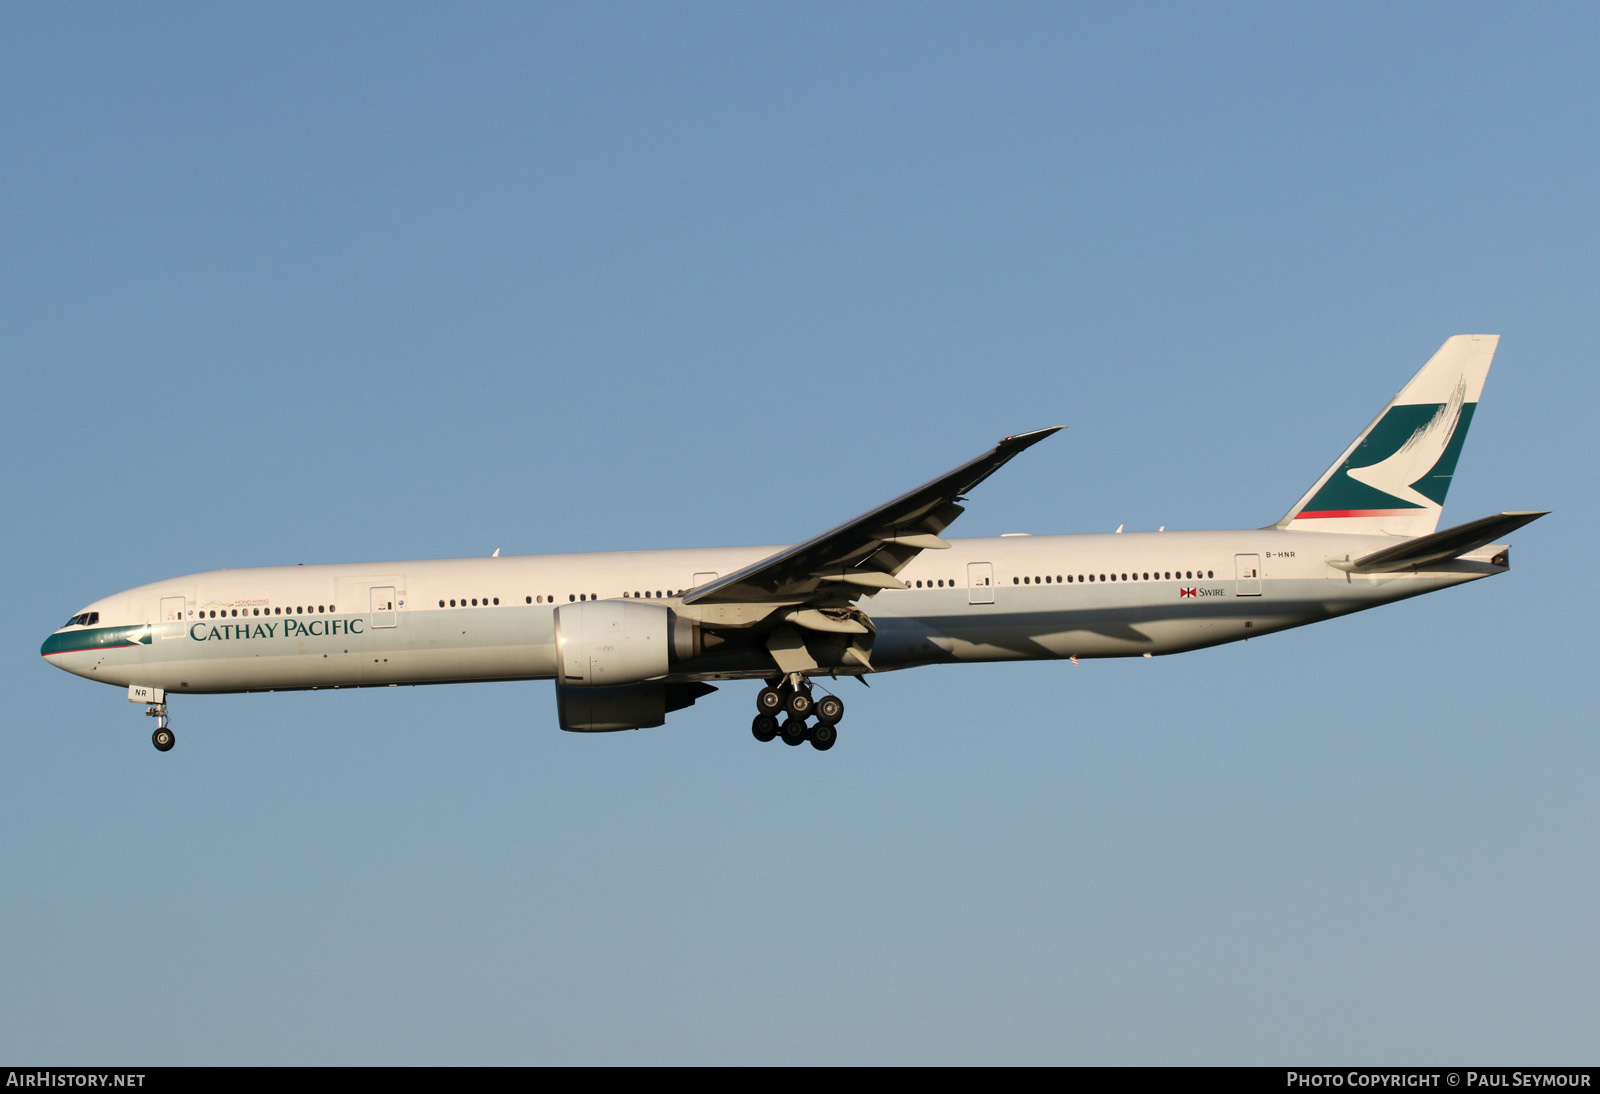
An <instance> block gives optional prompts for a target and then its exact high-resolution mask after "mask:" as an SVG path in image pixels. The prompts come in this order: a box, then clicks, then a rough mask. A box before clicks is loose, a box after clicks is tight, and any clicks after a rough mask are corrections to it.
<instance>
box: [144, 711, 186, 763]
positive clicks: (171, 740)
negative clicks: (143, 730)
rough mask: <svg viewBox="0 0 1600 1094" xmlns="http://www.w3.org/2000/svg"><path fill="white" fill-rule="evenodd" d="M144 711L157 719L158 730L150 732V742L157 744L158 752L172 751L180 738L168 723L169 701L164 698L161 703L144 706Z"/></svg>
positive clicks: (147, 715)
mask: <svg viewBox="0 0 1600 1094" xmlns="http://www.w3.org/2000/svg"><path fill="white" fill-rule="evenodd" d="M144 713H145V716H146V717H149V718H154V719H155V720H156V731H155V732H154V733H152V734H150V743H151V744H153V745H155V746H156V751H157V752H171V751H172V746H173V745H175V744H177V743H178V738H177V735H176V734H174V733H173V732H172V727H171V726H170V725H168V724H167V701H166V700H165V699H163V700H162V701H161V702H159V703H151V704H150V705H149V706H147V707H145V708H144Z"/></svg>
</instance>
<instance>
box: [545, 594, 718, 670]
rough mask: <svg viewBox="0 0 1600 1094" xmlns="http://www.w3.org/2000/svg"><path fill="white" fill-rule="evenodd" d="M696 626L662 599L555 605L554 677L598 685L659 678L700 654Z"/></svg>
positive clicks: (697, 628) (596, 601) (698, 630)
mask: <svg viewBox="0 0 1600 1094" xmlns="http://www.w3.org/2000/svg"><path fill="white" fill-rule="evenodd" d="M700 646H701V635H700V627H699V626H698V625H697V624H696V623H694V622H693V621H692V620H688V619H684V618H683V617H682V616H680V615H678V613H676V612H674V611H673V610H672V609H670V608H668V607H666V606H665V605H662V604H646V603H643V602H642V601H638V600H590V601H587V602H580V603H577V604H563V605H561V607H559V608H557V609H556V661H557V664H558V666H559V669H560V673H561V677H560V680H559V683H561V684H562V685H564V686H566V687H581V688H598V687H616V686H619V685H623V684H637V683H642V682H644V681H646V680H659V679H660V678H661V677H663V676H665V675H667V672H668V667H669V666H670V665H672V664H675V663H677V662H680V661H688V660H690V659H691V658H694V657H697V656H699V654H700Z"/></svg>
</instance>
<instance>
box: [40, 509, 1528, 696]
mask: <svg viewBox="0 0 1600 1094" xmlns="http://www.w3.org/2000/svg"><path fill="white" fill-rule="evenodd" d="M949 542H950V547H949V549H948V550H928V551H923V552H922V553H921V554H920V555H918V556H917V557H916V558H915V559H913V560H912V561H911V563H910V564H909V565H907V566H906V567H905V569H903V570H902V571H901V572H900V573H899V574H898V577H899V578H900V580H901V581H904V582H905V583H906V584H907V585H908V586H910V587H909V588H907V589H904V590H883V591H881V592H877V593H875V594H874V595H871V596H870V597H866V598H863V599H862V600H861V601H860V603H861V606H862V608H863V609H865V610H866V612H867V613H868V614H869V615H870V617H871V619H872V622H873V624H874V626H875V628H876V632H877V633H876V636H875V638H874V641H873V645H872V653H871V660H872V670H874V671H884V670H889V669H897V668H907V667H911V666H914V665H922V664H933V663H942V662H961V661H998V660H1024V659H1049V658H1065V657H1128V656H1135V655H1142V654H1149V655H1153V654H1166V653H1178V652H1181V651H1184V650H1192V649H1198V648H1200V647H1204V646H1211V645H1216V644H1219V643H1223V642H1231V641H1236V640H1238V639H1243V638H1250V637H1253V636H1257V635H1261V634H1265V633H1269V632H1272V631H1278V630H1283V629H1286V628H1288V627H1296V626H1301V625H1303V624H1306V623H1313V622H1316V621H1318V620H1321V619H1328V618H1331V617H1333V616H1337V615H1343V614H1347V613H1349V612H1354V611H1359V610H1361V609H1363V608H1370V607H1375V606H1377V605H1379V604H1384V603H1388V602H1390V601H1394V600H1399V599H1403V598H1405V597H1409V596H1416V595H1419V594H1421V593H1426V592H1431V591H1433V590H1435V589H1440V588H1443V587H1445V586H1448V585H1454V584H1459V583H1461V582H1464V581H1471V580H1474V579H1476V578H1480V577H1487V576H1491V575H1493V574H1496V573H1500V572H1503V571H1504V569H1505V567H1504V566H1503V565H1497V564H1495V563H1493V562H1491V561H1489V559H1490V558H1491V557H1492V553H1493V550H1494V549H1492V548H1484V549H1482V550H1481V551H1478V552H1474V553H1472V554H1471V555H1469V556H1467V557H1466V558H1464V559H1461V560H1455V561H1451V562H1447V563H1440V564H1438V565H1437V566H1436V567H1433V568H1430V569H1429V570H1427V571H1425V572H1406V573H1388V574H1372V575H1361V574H1349V573H1346V572H1344V571H1342V570H1340V569H1337V568H1335V567H1334V566H1332V565H1330V564H1329V563H1330V562H1332V561H1340V560H1347V559H1350V558H1356V557H1359V556H1361V555H1362V554H1365V553H1367V552H1369V551H1372V550H1375V549H1377V548H1380V547H1383V546H1386V545H1389V544H1392V543H1393V542H1394V540H1393V539H1392V538H1388V537H1380V536H1359V535H1338V534H1329V533H1326V532H1313V533H1308V532H1292V531H1279V530H1275V529H1260V530H1243V531H1222V532H1156V533H1126V534H1106V535H1067V536H1004V537H998V538H985V539H952V540H950V541H949ZM774 550H776V548H771V547H744V548H732V547H730V548H710V549H706V550H668V551H630V552H612V553H604V554H580V555H533V556H522V557H504V558H471V559H437V560H428V561H418V562H384V563H371V564H361V565H349V566H339V565H319V566H278V567H262V568H256V569H239V570H216V571H212V572H210V573H202V574H192V575H189V576H187V577H179V578H173V579H172V580H170V581H161V582H156V583H155V584H151V585H144V586H140V587H139V588H136V589H130V590H128V591H127V592H122V593H118V594H116V595H114V596H109V597H106V598H105V599H103V600H100V601H97V602H95V603H94V604H91V605H89V606H88V607H87V608H85V609H84V611H83V612H82V613H80V614H79V616H77V617H75V618H78V619H85V618H88V619H90V620H91V621H89V622H79V623H74V624H71V625H69V626H67V627H63V628H62V629H61V630H58V631H57V632H56V633H55V634H53V635H51V637H50V638H49V639H48V640H47V641H46V643H45V646H44V649H43V650H42V651H41V652H42V653H43V654H44V656H45V657H46V658H47V659H48V660H49V661H50V662H51V663H52V664H55V665H56V666H58V667H60V668H62V669H65V670H66V671H68V672H73V673H76V674H78V675H80V676H84V677H87V678H89V679H93V680H101V681H104V682H105V683H108V684H116V685H120V686H129V685H143V686H149V687H154V688H161V689H164V690H166V691H168V692H197V693H198V692H240V691H263V690H282V689H299V688H329V687H364V686H377V685H387V684H436V683H457V682H468V681H483V680H527V679H547V678H552V677H554V676H556V672H557V657H556V646H555V626H554V614H555V609H556V608H557V607H559V606H561V605H565V604H569V603H582V602H586V601H589V600H613V599H629V600H632V599H644V600H649V601H653V602H656V603H661V604H664V605H666V606H668V607H671V608H673V609H674V610H675V611H678V612H680V613H682V614H684V615H686V616H688V617H690V618H695V617H696V613H697V612H698V611H699V610H700V609H699V608H697V607H696V606H694V605H690V606H688V607H685V606H683V604H682V602H681V597H682V595H683V594H684V593H685V592H686V591H688V590H689V589H692V588H694V587H695V586H697V585H701V584H703V583H705V582H708V581H711V580H713V579H714V578H715V577H717V576H719V575H726V574H728V573H730V572H732V571H735V570H737V569H739V568H740V567H743V566H746V565H748V564H750V563H752V562H755V561H757V560H759V559H762V558H765V557H767V556H769V555H771V554H772V553H773V552H774ZM773 671H774V669H773V664H772V660H771V658H770V657H768V656H767V655H766V654H765V653H763V652H762V651H761V650H759V649H738V648H730V649H729V650H723V651H707V653H706V656H704V657H703V658H698V659H694V660H690V661H687V662H685V663H683V664H680V665H676V666H675V667H674V671H673V672H672V673H671V674H670V675H669V677H667V678H669V679H673V680H717V679H738V678H747V677H748V678H755V677H766V676H770V675H772V673H773ZM839 671H841V672H861V671H865V670H862V669H859V668H853V669H840V670H839Z"/></svg>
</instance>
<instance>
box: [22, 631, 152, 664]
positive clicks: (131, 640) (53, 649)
mask: <svg viewBox="0 0 1600 1094" xmlns="http://www.w3.org/2000/svg"><path fill="white" fill-rule="evenodd" d="M140 631H143V632H144V633H143V634H139V633H138V632H140ZM135 635H138V637H134V636H135ZM149 644H150V631H149V625H148V624H145V623H141V624H139V625H138V626H136V627H90V628H89V629H87V630H81V631H62V632H60V633H59V634H52V635H51V636H50V637H49V638H46V639H45V640H44V645H43V646H40V647H39V653H40V655H41V656H44V657H49V656H50V655H51V654H53V653H75V652H78V651H82V650H109V649H116V648H118V647H119V646H140V645H142V646H148V645H149Z"/></svg>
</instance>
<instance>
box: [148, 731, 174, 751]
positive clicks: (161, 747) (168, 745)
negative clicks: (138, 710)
mask: <svg viewBox="0 0 1600 1094" xmlns="http://www.w3.org/2000/svg"><path fill="white" fill-rule="evenodd" d="M150 743H151V744H153V745H155V746H156V751H157V752H171V751H172V746H173V745H175V744H177V743H178V738H176V737H174V736H173V735H172V730H170V729H168V728H167V727H166V726H158V727H156V731H155V732H154V733H152V734H150Z"/></svg>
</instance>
